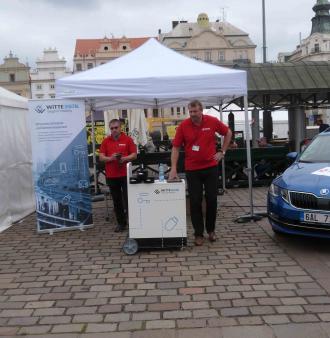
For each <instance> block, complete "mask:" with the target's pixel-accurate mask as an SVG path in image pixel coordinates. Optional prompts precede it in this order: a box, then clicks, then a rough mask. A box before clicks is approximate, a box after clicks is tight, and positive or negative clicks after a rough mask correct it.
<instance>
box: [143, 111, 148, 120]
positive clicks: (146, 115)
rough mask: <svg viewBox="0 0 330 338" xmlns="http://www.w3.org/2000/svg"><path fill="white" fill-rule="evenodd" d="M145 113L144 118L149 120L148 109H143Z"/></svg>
mask: <svg viewBox="0 0 330 338" xmlns="http://www.w3.org/2000/svg"><path fill="white" fill-rule="evenodd" d="M143 111H144V116H145V117H146V118H147V117H148V109H143Z"/></svg>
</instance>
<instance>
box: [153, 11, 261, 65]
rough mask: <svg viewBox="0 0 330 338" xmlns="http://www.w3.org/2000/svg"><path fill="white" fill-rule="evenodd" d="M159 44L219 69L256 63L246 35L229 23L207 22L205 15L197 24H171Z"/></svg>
mask: <svg viewBox="0 0 330 338" xmlns="http://www.w3.org/2000/svg"><path fill="white" fill-rule="evenodd" d="M159 41H160V42H161V43H163V44H164V45H166V46H167V47H169V48H172V49H174V50H176V51H178V52H180V53H182V54H185V55H187V56H190V57H192V58H195V59H198V60H203V61H205V62H209V63H213V64H216V65H221V66H232V65H233V64H236V63H253V62H255V48H256V45H255V44H254V43H253V42H252V41H251V39H250V38H249V35H248V34H247V33H246V32H244V31H242V30H241V29H239V28H237V27H235V26H233V25H232V24H230V23H229V22H225V21H219V20H217V21H216V22H210V21H209V18H208V16H207V14H205V13H201V14H199V15H198V18H197V22H188V21H172V30H171V31H170V32H168V33H162V32H161V30H159Z"/></svg>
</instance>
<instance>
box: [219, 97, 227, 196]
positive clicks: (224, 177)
mask: <svg viewBox="0 0 330 338" xmlns="http://www.w3.org/2000/svg"><path fill="white" fill-rule="evenodd" d="M219 110H220V120H221V121H222V122H223V112H222V103H220V104H219ZM222 144H223V137H222ZM225 165H226V163H225V158H224V157H223V158H222V160H221V169H222V190H223V192H225V191H226V167H225Z"/></svg>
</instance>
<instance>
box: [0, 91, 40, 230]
mask: <svg viewBox="0 0 330 338" xmlns="http://www.w3.org/2000/svg"><path fill="white" fill-rule="evenodd" d="M27 102H28V100H27V99H25V98H23V97H21V96H19V95H16V94H14V93H12V92H10V91H8V90H6V89H4V88H1V87H0V135H1V157H0V232H1V231H3V230H4V229H6V228H8V227H9V226H10V225H11V224H12V223H14V222H16V221H18V220H20V219H21V218H23V217H25V216H26V215H28V214H30V213H31V212H33V211H34V209H35V204H34V195H33V181H32V152H31V141H30V133H29V127H28V123H27V121H28V116H27V114H28V103H27Z"/></svg>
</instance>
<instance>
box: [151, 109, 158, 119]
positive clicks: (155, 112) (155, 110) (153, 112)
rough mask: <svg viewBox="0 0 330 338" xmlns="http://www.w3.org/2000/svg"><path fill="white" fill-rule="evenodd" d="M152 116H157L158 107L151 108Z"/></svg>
mask: <svg viewBox="0 0 330 338" xmlns="http://www.w3.org/2000/svg"><path fill="white" fill-rule="evenodd" d="M152 117H158V109H156V108H155V109H153V110H152Z"/></svg>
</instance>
